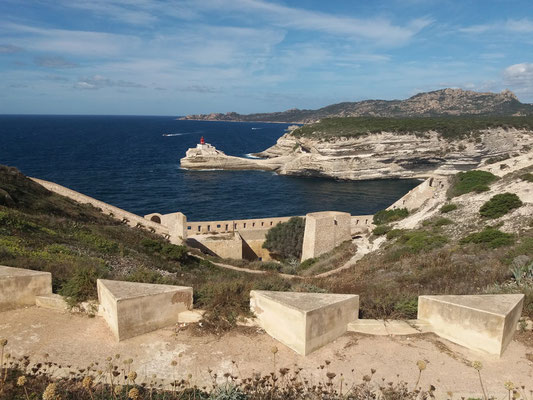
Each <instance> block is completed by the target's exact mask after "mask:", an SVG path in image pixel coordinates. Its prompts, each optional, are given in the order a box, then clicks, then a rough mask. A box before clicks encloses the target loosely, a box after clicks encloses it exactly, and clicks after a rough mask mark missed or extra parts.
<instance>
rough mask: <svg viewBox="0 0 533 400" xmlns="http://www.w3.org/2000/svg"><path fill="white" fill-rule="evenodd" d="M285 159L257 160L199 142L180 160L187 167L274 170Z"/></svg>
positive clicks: (182, 165) (183, 166)
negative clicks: (227, 153) (228, 153)
mask: <svg viewBox="0 0 533 400" xmlns="http://www.w3.org/2000/svg"><path fill="white" fill-rule="evenodd" d="M284 161H285V159H284V157H279V158H278V157H277V158H275V159H269V160H257V159H248V158H241V157H233V156H228V155H226V154H225V153H224V152H223V151H220V150H217V149H216V148H215V147H213V146H211V145H210V144H208V143H205V144H198V145H197V147H196V148H191V149H189V150H187V153H186V155H185V157H184V158H182V159H181V160H180V165H181V167H182V168H186V169H228V170H231V169H237V170H246V169H259V170H267V171H274V170H277V169H278V168H279V167H280V166H281V164H282V163H283V162H284Z"/></svg>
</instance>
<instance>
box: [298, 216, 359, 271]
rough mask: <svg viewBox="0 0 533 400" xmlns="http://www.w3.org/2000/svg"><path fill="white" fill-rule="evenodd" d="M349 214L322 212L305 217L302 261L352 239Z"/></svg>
mask: <svg viewBox="0 0 533 400" xmlns="http://www.w3.org/2000/svg"><path fill="white" fill-rule="evenodd" d="M351 220H352V217H351V215H350V214H349V213H345V212H337V211H322V212H315V213H310V214H307V215H306V216H305V231H304V239H303V246H302V261H304V260H307V259H308V258H313V257H318V256H320V255H322V254H324V253H327V252H328V251H331V250H333V249H334V248H335V247H337V246H338V245H340V244H341V243H342V242H344V241H346V240H350V239H351V238H352V233H351V223H352V221H351Z"/></svg>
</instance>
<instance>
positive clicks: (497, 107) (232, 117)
mask: <svg viewBox="0 0 533 400" xmlns="http://www.w3.org/2000/svg"><path fill="white" fill-rule="evenodd" d="M458 115H493V116H518V115H533V104H526V103H521V102H520V101H519V100H518V98H517V97H516V96H515V94H514V93H513V92H511V91H510V90H504V91H502V92H501V93H492V92H483V93H482V92H474V91H470V90H462V89H441V90H435V91H432V92H423V93H418V94H416V95H414V96H412V97H410V98H408V99H406V100H363V101H357V102H343V103H337V104H332V105H329V106H326V107H323V108H319V109H318V110H300V109H297V108H293V109H290V110H287V111H282V112H274V113H258V114H238V113H235V112H228V113H226V114H222V113H212V114H198V115H187V116H186V117H182V118H180V119H186V120H187V119H188V120H203V121H242V122H286V123H309V122H316V121H317V120H320V119H323V118H328V117H442V116H458Z"/></svg>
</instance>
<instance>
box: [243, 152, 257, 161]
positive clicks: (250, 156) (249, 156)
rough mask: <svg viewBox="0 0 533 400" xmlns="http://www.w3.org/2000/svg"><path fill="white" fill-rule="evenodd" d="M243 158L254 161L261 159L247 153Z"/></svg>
mask: <svg viewBox="0 0 533 400" xmlns="http://www.w3.org/2000/svg"><path fill="white" fill-rule="evenodd" d="M244 157H245V158H252V159H254V160H260V159H261V157H257V156H254V155H253V154H252V153H247V154H245V155H244Z"/></svg>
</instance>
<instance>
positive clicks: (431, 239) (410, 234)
mask: <svg viewBox="0 0 533 400" xmlns="http://www.w3.org/2000/svg"><path fill="white" fill-rule="evenodd" d="M447 242H448V239H447V238H446V237H445V236H442V235H437V234H434V233H431V232H428V231H406V232H403V233H402V235H401V236H400V237H399V238H398V243H401V244H402V245H403V246H404V249H405V252H406V253H411V254H416V253H420V252H421V251H424V252H426V251H429V250H433V249H436V248H438V247H441V246H443V245H444V244H446V243H447Z"/></svg>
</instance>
